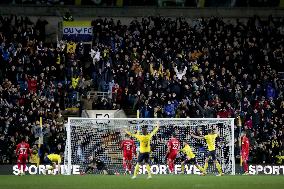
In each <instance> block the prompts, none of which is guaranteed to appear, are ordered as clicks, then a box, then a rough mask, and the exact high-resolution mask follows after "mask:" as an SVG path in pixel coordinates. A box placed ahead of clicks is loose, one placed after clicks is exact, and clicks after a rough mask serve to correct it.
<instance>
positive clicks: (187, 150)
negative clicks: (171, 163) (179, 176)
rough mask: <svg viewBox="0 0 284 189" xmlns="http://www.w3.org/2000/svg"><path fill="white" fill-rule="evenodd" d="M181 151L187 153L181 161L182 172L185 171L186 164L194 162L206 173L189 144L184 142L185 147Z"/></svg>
mask: <svg viewBox="0 0 284 189" xmlns="http://www.w3.org/2000/svg"><path fill="white" fill-rule="evenodd" d="M180 152H182V153H184V154H185V155H186V157H185V160H184V161H183V162H181V172H182V173H184V165H185V164H188V163H191V162H192V163H194V165H195V166H196V167H197V168H198V169H199V170H200V171H201V172H202V173H203V174H204V169H203V168H202V167H201V166H200V165H198V163H197V160H196V158H195V154H194V153H193V152H192V150H191V147H190V146H189V144H187V143H186V142H184V147H183V149H181V150H180Z"/></svg>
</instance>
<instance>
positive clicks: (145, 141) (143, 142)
mask: <svg viewBox="0 0 284 189" xmlns="http://www.w3.org/2000/svg"><path fill="white" fill-rule="evenodd" d="M158 129H159V127H156V128H155V129H154V130H153V131H152V132H151V133H150V134H147V135H140V134H139V133H137V134H133V133H130V132H128V131H126V133H127V134H129V135H130V136H133V137H135V138H137V140H138V141H139V143H140V147H139V149H140V150H139V152H140V153H147V152H151V147H150V142H151V139H152V137H153V135H155V134H156V133H157V132H158Z"/></svg>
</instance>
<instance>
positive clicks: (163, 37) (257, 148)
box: [92, 16, 284, 163]
mask: <svg viewBox="0 0 284 189" xmlns="http://www.w3.org/2000/svg"><path fill="white" fill-rule="evenodd" d="M93 25H94V28H96V29H95V31H94V33H95V34H94V35H95V41H94V49H93V52H92V57H93V65H92V66H93V67H92V73H93V80H94V81H95V85H97V87H98V88H99V89H100V90H102V89H103V86H106V84H107V83H109V86H110V87H109V89H108V90H111V91H112V93H113V99H112V101H113V103H115V104H118V105H120V106H121V107H122V108H123V107H124V106H127V105H128V106H132V107H133V109H139V110H140V112H141V115H140V116H141V117H145V118H150V117H157V118H161V117H166V118H172V117H178V118H186V117H191V118H200V117H211V118H213V117H219V118H230V117H231V118H236V131H237V132H236V146H237V136H238V134H239V133H238V132H239V131H240V130H246V131H247V132H248V136H249V138H250V140H251V148H252V149H251V154H252V156H251V157H252V159H251V161H252V162H257V163H262V162H266V163H275V161H277V158H276V156H278V155H281V153H283V136H284V135H283V121H284V120H283V118H284V100H283V87H284V86H283V84H284V82H283V80H281V79H280V78H279V75H278V72H280V71H283V69H284V64H283V58H284V51H283V35H284V20H283V19H278V18H272V17H269V18H268V19H266V20H261V19H260V18H259V17H256V16H255V17H253V18H250V19H248V20H246V21H243V22H242V21H240V20H237V19H236V20H222V19H219V18H210V19H196V20H186V19H185V18H178V19H169V18H163V17H149V18H142V20H141V21H138V20H133V21H132V22H131V23H130V25H129V26H124V25H122V24H121V23H120V22H119V21H118V22H115V21H113V20H111V19H109V20H107V19H97V20H94V21H93ZM106 90H107V89H106ZM103 100H105V99H103ZM97 101H98V102H95V103H100V106H99V107H100V108H102V109H108V108H109V107H110V105H109V103H107V102H104V103H102V102H101V101H100V99H98V100H97ZM237 128H238V129H237Z"/></svg>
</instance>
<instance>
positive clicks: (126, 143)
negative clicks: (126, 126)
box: [120, 139, 136, 154]
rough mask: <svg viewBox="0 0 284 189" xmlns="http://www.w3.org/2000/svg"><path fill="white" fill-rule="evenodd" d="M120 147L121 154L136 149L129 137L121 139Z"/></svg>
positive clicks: (131, 152) (130, 152) (129, 152)
mask: <svg viewBox="0 0 284 189" xmlns="http://www.w3.org/2000/svg"><path fill="white" fill-rule="evenodd" d="M120 147H121V149H122V151H123V154H133V152H135V151H136V147H135V144H134V141H133V140H131V139H127V140H123V141H122V142H121V146H120Z"/></svg>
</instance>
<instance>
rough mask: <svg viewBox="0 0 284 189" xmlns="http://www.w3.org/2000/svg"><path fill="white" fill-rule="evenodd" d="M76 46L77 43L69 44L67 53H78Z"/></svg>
mask: <svg viewBox="0 0 284 189" xmlns="http://www.w3.org/2000/svg"><path fill="white" fill-rule="evenodd" d="M76 46H77V44H76V43H73V42H69V43H67V53H73V54H74V53H75V51H76Z"/></svg>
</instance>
